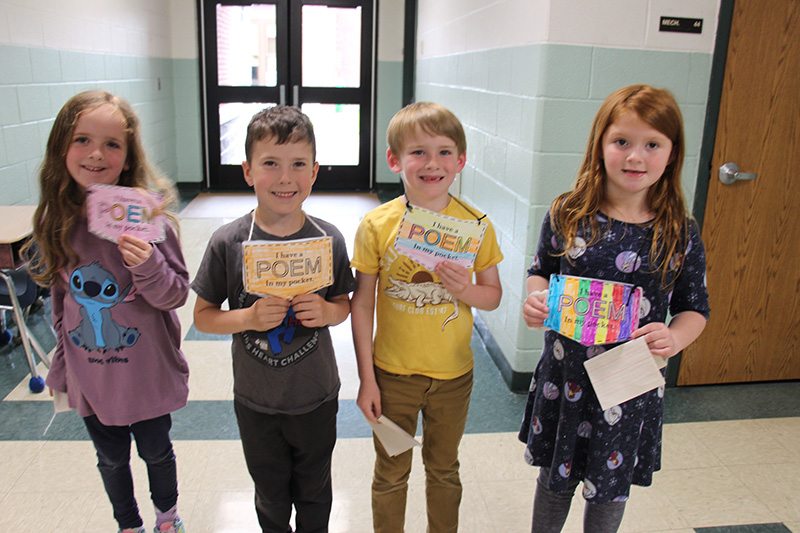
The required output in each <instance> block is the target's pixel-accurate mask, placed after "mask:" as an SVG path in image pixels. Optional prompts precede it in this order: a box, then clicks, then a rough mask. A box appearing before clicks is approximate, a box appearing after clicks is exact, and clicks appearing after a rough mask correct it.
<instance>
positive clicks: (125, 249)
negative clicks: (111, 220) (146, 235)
mask: <svg viewBox="0 0 800 533" xmlns="http://www.w3.org/2000/svg"><path fill="white" fill-rule="evenodd" d="M117 249H118V250H119V252H120V253H121V254H122V260H123V261H125V264H126V265H128V266H131V267H132V266H136V265H140V264H142V263H144V261H145V259H147V258H148V257H150V253H151V252H152V251H153V245H152V244H150V243H149V242H147V241H143V240H142V239H140V238H138V237H134V236H133V235H122V236H120V238H119V239H117Z"/></svg>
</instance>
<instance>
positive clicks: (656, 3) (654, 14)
mask: <svg viewBox="0 0 800 533" xmlns="http://www.w3.org/2000/svg"><path fill="white" fill-rule="evenodd" d="M718 10H719V0H647V1H643V0H603V1H598V0H569V1H563V0H496V1H493V2H487V1H484V0H420V1H419V17H418V34H417V54H418V56H419V57H421V58H425V57H436V56H444V55H450V54H455V53H464V52H472V51H478V50H491V49H494V48H506V47H510V46H520V45H526V44H536V43H560V44H582V45H597V46H608V47H619V48H633V49H643V50H681V51H692V52H707V53H710V52H712V51H713V49H714V39H715V36H716V25H717V18H718V16H717V14H718ZM662 16H670V17H684V18H701V19H703V33H702V34H700V35H696V34H680V33H664V32H659V31H658V23H659V19H660V17H662Z"/></svg>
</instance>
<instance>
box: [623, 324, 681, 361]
mask: <svg viewBox="0 0 800 533" xmlns="http://www.w3.org/2000/svg"><path fill="white" fill-rule="evenodd" d="M639 337H644V340H645V341H646V342H647V348H648V349H649V350H650V353H651V354H653V355H660V356H661V357H663V358H664V359H666V358H668V357H672V356H673V355H675V354H676V353H678V352H679V351H680V350H681V349H680V348H679V347H678V346H677V343H676V342H675V336H674V335H673V331H672V330H671V329H669V327H667V325H666V324H665V323H663V322H651V323H649V324H647V325H644V326H642V327H640V328H639V329H637V330H636V331H634V332H633V333H631V339H636V338H639Z"/></svg>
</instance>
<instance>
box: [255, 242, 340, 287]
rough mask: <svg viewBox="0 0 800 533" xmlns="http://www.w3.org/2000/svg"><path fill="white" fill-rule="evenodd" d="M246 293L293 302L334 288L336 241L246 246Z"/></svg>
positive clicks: (257, 243)
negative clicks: (300, 295) (296, 298)
mask: <svg viewBox="0 0 800 533" xmlns="http://www.w3.org/2000/svg"><path fill="white" fill-rule="evenodd" d="M242 259H243V260H242V276H243V278H244V290H246V291H247V292H249V293H251V294H257V295H259V296H277V297H278V298H284V299H286V300H291V299H292V297H294V296H296V295H298V294H307V293H310V292H314V291H316V290H319V289H321V288H323V287H327V286H328V285H331V284H333V237H330V236H327V237H315V238H311V239H297V240H292V241H245V242H243V243H242Z"/></svg>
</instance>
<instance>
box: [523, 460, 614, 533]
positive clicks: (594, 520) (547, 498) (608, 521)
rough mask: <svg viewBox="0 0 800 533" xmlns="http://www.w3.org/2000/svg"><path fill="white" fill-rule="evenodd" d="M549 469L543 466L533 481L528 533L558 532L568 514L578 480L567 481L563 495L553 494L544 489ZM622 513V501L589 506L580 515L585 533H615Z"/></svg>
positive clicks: (560, 493) (561, 493)
mask: <svg viewBox="0 0 800 533" xmlns="http://www.w3.org/2000/svg"><path fill="white" fill-rule="evenodd" d="M549 477H550V469H549V468H545V467H542V468H541V470H540V471H539V478H538V479H537V480H536V495H535V496H534V498H533V519H532V523H531V533H559V532H560V531H561V529H562V528H563V527H564V522H566V520H567V515H568V514H569V507H570V504H571V503H572V497H573V496H574V494H575V488H576V487H577V486H578V484H579V483H580V480H578V479H571V478H570V480H569V485H568V489H567V491H566V492H553V491H551V490H550V489H548V488H547V480H548V478H549ZM624 513H625V502H609V503H600V504H598V503H589V502H586V507H585V509H584V512H583V531H584V533H616V531H617V530H618V529H619V525H620V523H621V522H622V515H623V514H624Z"/></svg>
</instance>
